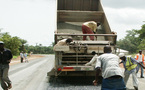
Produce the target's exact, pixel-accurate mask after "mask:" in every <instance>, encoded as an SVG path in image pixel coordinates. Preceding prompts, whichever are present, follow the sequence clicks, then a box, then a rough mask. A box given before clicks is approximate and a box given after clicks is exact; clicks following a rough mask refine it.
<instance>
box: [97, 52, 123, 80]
mask: <svg viewBox="0 0 145 90" xmlns="http://www.w3.org/2000/svg"><path fill="white" fill-rule="evenodd" d="M119 61H120V59H119V57H118V56H117V55H115V54H112V53H105V54H102V55H100V56H99V57H98V60H97V63H96V68H97V67H101V70H102V77H103V78H108V77H111V76H115V75H120V76H122V77H123V72H122V70H121V68H120V67H119Z"/></svg>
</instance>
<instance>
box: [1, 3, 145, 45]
mask: <svg viewBox="0 0 145 90" xmlns="http://www.w3.org/2000/svg"><path fill="white" fill-rule="evenodd" d="M55 1H56V0H0V28H2V32H9V34H10V35H12V36H18V37H20V38H21V39H25V40H27V41H28V44H29V45H36V43H37V44H42V45H44V46H48V45H50V44H51V43H52V42H53V41H54V31H55V30H56V28H55V26H56V21H55V17H56V3H55ZM102 4H103V6H104V10H105V14H106V16H107V19H108V22H109V24H110V27H111V29H112V30H113V31H115V32H117V35H118V38H117V39H118V40H119V39H122V38H123V37H124V36H125V34H126V30H132V29H140V28H141V26H142V25H143V24H144V22H143V21H145V6H144V4H145V0H102Z"/></svg>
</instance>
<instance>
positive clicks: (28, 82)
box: [0, 55, 145, 90]
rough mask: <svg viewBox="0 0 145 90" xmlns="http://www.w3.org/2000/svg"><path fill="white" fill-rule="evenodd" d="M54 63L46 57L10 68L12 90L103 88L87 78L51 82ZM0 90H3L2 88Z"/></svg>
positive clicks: (143, 83)
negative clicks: (50, 75)
mask: <svg viewBox="0 0 145 90" xmlns="http://www.w3.org/2000/svg"><path fill="white" fill-rule="evenodd" d="M53 63H54V55H46V56H45V57H42V58H37V59H35V60H31V61H29V63H19V64H15V65H11V66H10V71H9V77H10V79H11V81H12V85H13V87H12V89H11V90H100V88H101V86H100V85H99V86H93V85H92V83H91V82H92V81H91V80H90V79H89V78H86V77H76V78H66V79H63V81H62V80H61V79H57V80H54V81H53V82H49V80H50V77H48V76H47V72H48V71H50V70H51V68H52V67H53V65H54V64H53ZM139 74H140V73H138V79H139V90H144V89H143V88H144V85H145V78H143V79H141V78H139ZM127 87H128V90H134V89H133V86H132V78H130V79H129V81H128V84H127ZM0 90H2V88H1V87H0Z"/></svg>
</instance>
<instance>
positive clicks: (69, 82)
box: [49, 76, 102, 87]
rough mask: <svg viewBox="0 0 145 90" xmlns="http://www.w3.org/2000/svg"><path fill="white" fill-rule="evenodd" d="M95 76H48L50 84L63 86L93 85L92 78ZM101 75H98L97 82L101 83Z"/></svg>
mask: <svg viewBox="0 0 145 90" xmlns="http://www.w3.org/2000/svg"><path fill="white" fill-rule="evenodd" d="M94 79H95V77H88V76H86V77H84V76H83V77H49V84H50V86H54V87H64V86H94V85H93V80H94ZM101 81H102V77H100V80H99V84H98V85H100V84H101Z"/></svg>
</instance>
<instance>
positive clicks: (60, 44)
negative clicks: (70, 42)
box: [53, 39, 67, 51]
mask: <svg viewBox="0 0 145 90" xmlns="http://www.w3.org/2000/svg"><path fill="white" fill-rule="evenodd" d="M66 40H67V39H62V40H60V41H58V43H57V44H56V45H55V46H54V47H53V50H54V51H55V47H56V46H66V45H67V43H66Z"/></svg>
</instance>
